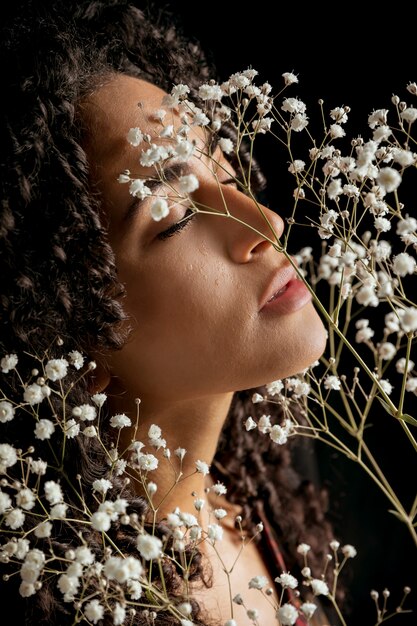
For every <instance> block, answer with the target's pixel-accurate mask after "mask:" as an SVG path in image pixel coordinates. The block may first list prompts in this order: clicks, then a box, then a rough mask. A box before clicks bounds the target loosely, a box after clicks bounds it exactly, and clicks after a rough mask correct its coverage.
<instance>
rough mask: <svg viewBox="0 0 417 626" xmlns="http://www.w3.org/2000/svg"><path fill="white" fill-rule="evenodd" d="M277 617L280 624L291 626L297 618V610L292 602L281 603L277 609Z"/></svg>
mask: <svg viewBox="0 0 417 626" xmlns="http://www.w3.org/2000/svg"><path fill="white" fill-rule="evenodd" d="M277 618H278V619H279V621H280V623H281V624H282V626H293V624H295V623H296V621H297V619H298V611H297V609H296V608H295V606H294V605H293V604H289V603H286V604H283V605H282V606H281V607H280V608H279V609H278V611H277Z"/></svg>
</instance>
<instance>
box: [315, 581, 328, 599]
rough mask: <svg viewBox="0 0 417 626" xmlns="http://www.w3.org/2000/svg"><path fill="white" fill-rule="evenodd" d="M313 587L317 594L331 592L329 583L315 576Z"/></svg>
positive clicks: (326, 594) (325, 594) (324, 594)
mask: <svg viewBox="0 0 417 626" xmlns="http://www.w3.org/2000/svg"><path fill="white" fill-rule="evenodd" d="M311 588H312V590H313V593H314V595H315V596H320V595H322V596H328V595H329V593H330V591H329V587H328V585H327V583H326V582H324V580H320V579H319V578H313V580H312V581H311Z"/></svg>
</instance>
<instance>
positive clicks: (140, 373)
mask: <svg viewBox="0 0 417 626" xmlns="http://www.w3.org/2000/svg"><path fill="white" fill-rule="evenodd" d="M164 95H165V93H164V92H163V91H162V90H161V89H159V88H157V87H155V86H154V85H151V84H149V83H147V82H145V81H142V80H139V79H136V78H130V77H127V76H123V75H118V76H114V77H111V78H110V79H109V81H108V82H106V84H105V85H103V86H102V87H100V88H99V89H98V90H96V91H95V93H93V94H92V95H91V96H89V98H88V99H87V100H86V101H85V102H84V103H83V106H82V110H81V114H82V116H83V117H84V120H85V122H86V124H87V127H88V128H89V139H88V142H87V144H86V146H85V148H86V152H87V155H88V157H89V161H90V163H91V164H92V166H91V169H92V182H93V185H94V186H95V187H96V189H97V191H98V192H99V193H100V195H101V199H102V212H103V213H102V220H103V223H104V224H105V225H106V227H107V229H108V233H109V240H110V244H111V246H112V248H113V250H114V253H115V258H116V265H117V268H118V273H119V276H120V280H121V281H122V282H123V283H124V284H125V286H126V292H127V295H126V297H125V299H124V302H123V305H124V308H125V310H126V311H127V312H128V314H129V317H130V320H129V325H130V327H131V329H132V330H131V333H130V339H129V341H128V342H127V343H126V345H125V346H124V347H123V349H122V350H120V351H118V352H115V353H113V354H109V355H106V357H105V360H104V361H103V359H102V358H101V356H100V357H99V358H97V362H98V365H99V366H98V369H97V371H96V372H95V373H96V384H95V389H94V390H93V391H99V390H103V389H105V391H106V393H107V394H108V402H109V405H110V409H111V411H112V414H115V413H126V414H127V415H129V416H130V417H131V418H132V421H135V416H136V411H137V410H139V409H140V415H139V433H136V432H135V431H134V429H128V428H125V429H123V430H122V431H121V442H120V446H121V447H125V448H127V447H128V445H129V444H130V443H131V441H132V439H134V438H135V437H136V438H137V439H140V440H143V441H146V433H147V430H148V428H149V426H150V425H151V424H157V425H158V426H160V427H161V428H162V436H163V437H164V438H165V439H166V441H167V445H168V447H169V448H170V449H171V450H172V451H173V450H175V449H176V448H177V447H183V448H185V449H186V450H187V454H186V456H185V459H184V463H183V466H182V472H183V477H184V476H186V477H187V480H180V481H179V482H178V484H177V485H176V487H175V489H174V490H173V491H170V488H171V487H172V484H173V472H172V469H171V468H170V467H169V465H168V463H167V462H166V461H165V462H164V459H162V454H161V451H159V452H156V451H155V449H147V450H146V451H147V452H152V453H153V454H155V455H156V456H157V457H158V458H159V459H160V467H159V468H158V469H157V470H156V471H155V472H152V473H151V475H149V479H150V480H153V481H155V482H156V483H157V485H158V491H157V494H156V495H155V497H154V503H155V505H156V507H157V508H158V515H159V516H161V517H162V516H163V515H164V514H166V513H168V512H171V511H172V510H173V509H174V508H175V506H179V507H180V508H181V509H182V510H185V511H189V512H193V513H195V510H194V507H193V504H192V502H193V500H194V497H195V495H194V496H193V497H191V493H194V494H196V495H197V496H198V497H202V496H203V497H204V495H205V493H204V489H205V487H206V485H207V482H206V480H207V479H206V478H205V477H204V476H203V475H202V474H201V473H196V472H195V461H196V460H198V459H200V460H203V461H205V462H207V463H208V464H210V463H211V461H212V459H213V456H214V454H215V450H216V446H217V442H218V439H219V436H220V432H221V429H222V427H223V424H224V421H225V418H226V416H227V413H228V410H229V408H230V403H231V400H232V397H233V393H234V392H235V391H237V390H241V389H248V388H251V387H255V386H259V385H262V384H265V383H266V382H270V381H272V380H276V379H278V378H283V377H286V376H289V375H292V374H294V373H297V372H299V371H301V370H302V369H304V368H305V367H307V366H308V365H309V364H311V363H312V362H314V361H315V360H316V359H317V358H319V356H320V355H321V354H322V352H323V350H324V347H325V343H326V333H325V330H324V327H323V325H322V322H321V320H320V318H319V316H318V314H317V312H316V311H315V309H314V307H313V305H312V303H311V302H308V303H307V304H305V305H304V306H302V307H301V308H300V309H299V310H297V311H295V312H289V313H285V312H284V313H282V314H277V313H273V314H271V313H270V312H269V313H268V314H266V312H265V311H260V310H259V309H260V300H261V297H262V294H264V292H265V289H266V288H267V286H268V284H269V283H270V280H271V278H272V275H273V274H274V272H275V271H276V270H277V269H278V268H280V267H283V266H284V265H285V264H288V261H287V260H286V258H285V257H284V255H283V254H279V253H277V252H276V250H274V248H273V247H272V245H271V243H269V242H268V241H266V240H265V238H264V236H263V234H264V235H266V236H268V237H271V232H270V230H269V229H268V226H267V225H266V223H265V220H264V219H263V218H262V216H261V214H260V212H259V210H258V209H257V207H256V205H255V203H254V202H253V200H251V199H250V198H248V197H247V196H246V195H244V194H243V193H241V192H240V191H239V190H238V188H237V187H236V186H235V185H234V186H233V185H229V184H227V185H225V184H222V182H223V181H225V180H226V179H228V178H229V177H230V174H231V173H233V172H232V169H231V166H230V164H229V163H228V161H227V160H226V159H225V157H224V156H223V155H222V154H221V152H220V150H217V152H216V159H217V160H218V161H219V163H220V166H219V165H214V166H213V163H212V162H211V161H210V160H209V159H208V158H206V157H201V156H200V157H198V156H195V157H193V158H192V159H191V162H190V164H191V167H192V171H193V173H195V174H196V176H197V177H198V179H199V188H198V190H197V191H196V192H194V194H193V197H194V200H195V201H196V202H198V203H201V205H205V206H209V207H212V208H213V209H216V210H217V211H222V212H224V202H226V203H227V206H228V208H229V210H230V211H231V213H232V214H233V215H235V216H236V217H238V218H239V219H240V220H243V221H244V222H245V223H247V224H249V225H251V226H252V227H254V228H256V229H257V230H258V231H259V232H260V233H261V234H259V233H255V232H254V231H252V230H250V229H249V228H248V227H247V226H245V225H242V224H240V223H238V222H236V221H234V220H232V219H229V218H226V217H224V216H215V215H204V214H200V215H197V216H196V217H195V218H194V219H193V220H191V222H190V223H189V224H188V226H187V227H186V228H185V229H184V230H182V231H180V232H179V233H177V234H175V235H174V236H172V237H170V238H168V239H166V240H164V241H162V240H160V239H158V234H160V233H161V232H162V231H164V230H166V229H167V228H168V227H170V226H171V225H172V224H174V223H175V222H177V221H179V220H180V219H182V218H183V217H184V214H185V211H186V208H185V207H184V206H182V205H181V204H177V205H175V206H173V207H171V211H170V214H169V216H168V217H166V218H164V219H163V220H161V221H159V222H155V221H154V220H153V219H152V218H151V215H150V206H151V203H152V200H150V201H149V200H147V201H145V202H144V203H143V205H142V206H141V208H140V210H139V211H138V213H137V215H136V216H135V218H134V219H133V221H132V222H130V223H129V224H126V222H125V221H124V219H123V215H124V214H125V212H126V211H127V209H128V207H129V205H130V204H131V203H132V196H131V195H129V189H128V187H129V185H123V184H120V183H119V182H118V181H117V178H118V176H119V174H120V173H121V172H123V171H124V170H126V169H129V170H130V172H131V175H132V177H144V178H146V177H149V176H152V174H153V175H154V174H155V172H154V171H153V170H151V169H149V168H143V167H141V166H140V164H139V158H138V157H139V153H140V151H141V146H140V147H136V148H134V147H132V146H131V145H130V144H129V143H128V142H127V140H126V135H127V132H128V130H129V129H130V128H131V127H137V126H139V127H140V128H141V130H142V131H143V132H145V133H149V134H150V135H151V136H152V140H155V141H156V142H161V140H160V139H159V138H158V135H159V132H160V130H161V125H160V124H158V123H157V122H156V121H155V119H154V117H153V113H154V112H155V111H156V110H158V109H160V108H161V101H162V98H163V96H164ZM138 102H140V103H141V106H140V107H138ZM164 123H165V124H169V123H173V124H174V126H176V127H178V126H179V125H180V123H181V122H180V118H179V115H178V114H177V113H176V112H175V111H174V112H172V111H170V112H169V113H168V115H167V116H166V118H165V120H164ZM191 137H192V138H194V139H195V140H196V141H197V144H198V146H200V147H203V146H204V139H205V137H204V132H203V131H202V129H194V130H193V132H192V136H191ZM165 141H166V140H165ZM222 168H224V169H222ZM159 193H160V192H159ZM263 210H264V212H265V214H266V216H267V217H268V219H269V221H270V223H271V225H272V226H273V228H274V230H275V232H276V234H277V236H278V237H279V236H280V235H281V234H282V232H283V229H284V224H283V221H282V219H281V217H280V216H279V215H278V214H277V213H275V212H273V211H271V210H269V209H268V208H266V207H263ZM136 398H140V400H141V403H140V406H139V409H138V407H137V406H136V405H135V399H136ZM173 463H174V465H176V467H177V469H178V459H176V457H174V458H173ZM201 521H202V524H207V523H208V521H209V520H208V511H205V509H203V513H202V520H201ZM213 521H215V520H213V519H211V520H210V522H213ZM225 527H226V525H225ZM239 545H240V539H239V538H237V537H236V531H235V530H234V529H233V524H229V526H228V528H226V529H225V540H224V541H223V542H222V548H221V549H222V554H223V556H224V558H225V561H226V562H228V567H230V566H231V565H232V563H233V561H234V559H235V558H236V554H237V551H238V548H239ZM210 550H211V552H212V549H211V548H208V550H207V551H208V554H209V555H210V554H211V553H210ZM244 554H245V556H244V557H241V561H240V562H241V564H243V565H241V567H243V568H244V570H243V571H244V577H245V580H246V579H247V580H249V578H250V577H251V576H255V575H258V574H265V575H267V572H266V570H265V566H264V564H263V563H262V561H261V559H260V557H259V555H258V554H257V553H256V548H255V547H254V545H253V544H251V546H250V547H248V548H247V549H246V548H245V551H244ZM215 569H216V568H215ZM221 575H223V574H222V572H221V567H219V566H218V565H217V569H216V571H215V576H214V579H215V581H217V583H218V586H217V590H218V591H217V593H214V594H212V595H211V596H210V599H208V600H207V599H205V604H206V606H208V608H209V609H210V611H211V614H213V611H217V610H218V611H219V612H220V614H221V615H223V616H226V617H227V616H229V617H230V614H229V611H230V608H229V602H228V593H227V584H226V580H225V578H224V575H223V579H222V580H221V581H220V576H221ZM233 576H235V577H236V581H237V582H239V579H241V576H242V570H241V569H240V568H235V570H234V574H233ZM219 581H220V582H219ZM215 589H216V587H215ZM251 593H252V594H256V597H254V603H256V604H257V602H256V600H257V597H258V594H259V592H256V591H255V590H251V591H249V594H251ZM249 599H250V596H249ZM256 604H255V605H256ZM235 610H237V612H238V613H239V612H241V613H242V612H243V613H242V617H244V609H243V608H242V607H237V608H235ZM265 610H266V613H265V615H263V617H265V619H266V620H270V621H271V619H272V613H271V608H270V607H267V608H266V609H265ZM261 623H262V620H261ZM263 623H269V622H268V621H265V622H263Z"/></svg>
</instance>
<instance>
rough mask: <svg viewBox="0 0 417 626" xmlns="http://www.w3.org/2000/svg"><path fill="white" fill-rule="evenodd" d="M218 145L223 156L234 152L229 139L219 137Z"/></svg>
mask: <svg viewBox="0 0 417 626" xmlns="http://www.w3.org/2000/svg"><path fill="white" fill-rule="evenodd" d="M218 145H219V147H220V149H221V150H222V152H224V154H231V153H232V152H233V150H234V145H233V141H232V140H231V139H229V137H221V138H220V139H219V141H218Z"/></svg>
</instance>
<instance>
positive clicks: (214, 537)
mask: <svg viewBox="0 0 417 626" xmlns="http://www.w3.org/2000/svg"><path fill="white" fill-rule="evenodd" d="M207 536H208V538H209V539H210V541H211V542H212V543H213V544H214V543H215V542H216V541H221V540H222V539H223V528H222V527H221V526H219V524H209V525H208V526H207Z"/></svg>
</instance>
